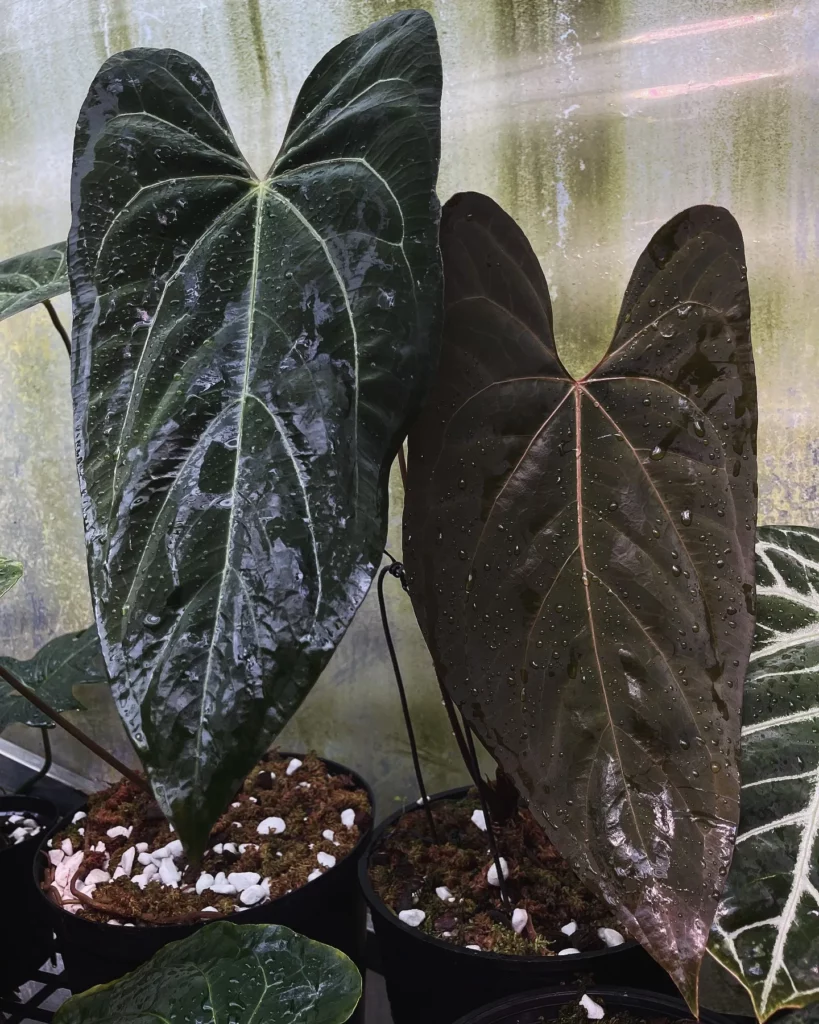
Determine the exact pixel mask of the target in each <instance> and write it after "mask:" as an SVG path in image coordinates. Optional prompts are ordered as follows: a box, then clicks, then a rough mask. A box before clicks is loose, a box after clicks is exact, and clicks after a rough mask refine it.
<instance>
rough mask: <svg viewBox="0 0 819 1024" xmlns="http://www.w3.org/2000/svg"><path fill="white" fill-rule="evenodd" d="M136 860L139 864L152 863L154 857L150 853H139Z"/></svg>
mask: <svg viewBox="0 0 819 1024" xmlns="http://www.w3.org/2000/svg"><path fill="white" fill-rule="evenodd" d="M137 860H138V861H139V863H140V864H153V862H154V859H153V857H152V856H151V855H150V853H140V854H138V855H137Z"/></svg>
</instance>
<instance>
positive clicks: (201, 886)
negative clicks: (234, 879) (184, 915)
mask: <svg viewBox="0 0 819 1024" xmlns="http://www.w3.org/2000/svg"><path fill="white" fill-rule="evenodd" d="M214 881H215V879H214V877H213V875H209V874H208V872H207V871H203V872H202V874H201V875H200V876H199V877H198V878H197V879H196V895H197V896H201V895H202V893H203V892H204V891H205V889H210V887H211V886H212V885H213V883H214Z"/></svg>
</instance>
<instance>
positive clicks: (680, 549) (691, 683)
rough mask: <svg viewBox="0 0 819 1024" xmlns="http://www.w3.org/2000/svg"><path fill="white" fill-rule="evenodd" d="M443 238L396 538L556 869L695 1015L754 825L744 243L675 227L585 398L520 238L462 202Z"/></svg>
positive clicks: (717, 219)
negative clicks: (669, 979)
mask: <svg viewBox="0 0 819 1024" xmlns="http://www.w3.org/2000/svg"><path fill="white" fill-rule="evenodd" d="M441 239H442V249H443V251H444V269H445V275H446V307H445V329H444V344H443V349H442V357H441V364H440V369H439V372H438V376H437V378H436V382H435V385H434V388H433V392H432V394H431V397H430V399H429V400H428V402H427V404H426V405H425V407H424V410H423V412H422V416H421V418H420V420H419V421H418V423H417V424H416V426H415V427H414V428H413V430H412V432H411V434H410V454H409V484H408V493H407V503H406V508H405V515H404V541H405V543H404V555H405V560H406V565H407V570H408V572H409V582H410V593H411V595H412V599H413V604H414V607H415V611H416V615H417V617H418V619H419V622H420V623H421V626H422V629H423V630H424V633H425V635H426V638H427V641H428V643H429V646H430V649H431V651H432V653H433V657H434V660H435V663H436V666H437V670H438V673H439V675H440V678H441V680H442V682H443V685H444V686H445V687H446V688H447V689H448V690H449V692H450V693H451V694H452V695H453V697H454V699H455V700H456V701H457V702H458V704H459V705H460V706H461V708H462V710H463V712H464V714H465V715H466V716H467V718H468V719H469V721H470V722H471V723H472V725H473V726H474V728H475V730H476V731H477V732H478V734H479V735H480V736H481V738H482V739H483V741H484V743H485V744H486V745H487V747H488V748H489V749H490V751H492V753H493V754H494V755H495V757H496V758H497V760H498V761H499V762H500V764H501V766H502V767H503V769H504V770H505V771H506V773H507V774H509V775H511V776H512V777H513V778H514V779H515V780H516V782H517V784H518V787H519V789H520V791H521V792H522V794H523V795H524V796H525V797H526V799H527V800H528V802H529V806H530V808H531V810H532V812H533V813H534V814H535V815H536V816H537V818H538V819H539V821H540V822H541V823H542V824H543V826H544V828H545V829H546V830H547V832H548V833H549V836H550V838H551V839H552V840H553V842H554V843H555V845H556V846H557V847H558V849H559V850H560V852H561V853H562V854H563V855H564V856H565V857H566V858H567V859H569V860H570V861H571V862H572V863H573V864H576V865H577V866H578V870H579V872H580V873H581V875H582V877H583V878H584V879H585V880H586V881H587V882H588V883H589V884H590V885H591V886H592V887H593V888H595V889H596V890H597V891H598V892H599V893H600V894H601V895H602V896H603V897H604V898H605V899H606V900H607V902H608V903H609V904H610V905H611V906H612V907H613V908H614V909H615V911H616V912H617V914H618V916H619V919H620V922H621V923H622V925H623V926H624V928H625V929H626V930H627V931H628V932H630V933H631V934H632V935H633V936H634V937H635V938H637V939H639V940H640V941H641V942H642V943H643V945H644V946H645V947H646V948H647V949H648V950H649V951H650V952H651V953H652V954H653V956H654V957H655V958H656V959H657V960H658V961H659V962H660V963H662V964H663V966H665V967H666V968H667V969H668V970H669V972H670V973H671V975H672V976H673V978H674V980H675V982H676V983H677V984H678V985H679V987H680V989H681V990H682V991H683V993H684V995H685V996H686V998H687V999H688V1000H689V1001H690V1002H691V1003H692V1005H695V1004H696V991H697V989H696V979H697V973H698V970H699V965H700V961H701V959H702V955H703V952H704V950H705V945H706V942H707V938H708V930H709V927H710V924H711V920H712V917H713V914H714V911H715V909H716V900H715V898H714V895H713V894H714V893H715V892H719V890H720V888H721V886H722V884H723V881H724V870H725V868H726V867H727V865H728V863H729V861H730V857H731V850H732V846H733V837H734V833H735V828H736V823H737V820H738V797H739V783H738V779H737V771H736V759H737V747H738V741H739V728H740V722H739V717H740V716H739V712H740V700H741V683H742V679H743V673H744V670H745V665H746V663H747V659H748V654H749V651H750V645H751V636H752V630H753V583H754V562H753V542H754V526H755V515H756V389H755V381H754V369H753V360H752V353H751V343H750V328H749V300H748V291H747V284H746V282H745V280H744V277H745V275H744V270H743V268H742V263H743V253H742V237H741V235H740V232H739V228H738V227H737V225H736V223H735V221H734V220H733V218H732V217H731V216H730V214H728V213H727V212H726V211H725V210H720V209H717V208H714V207H696V208H694V209H691V210H687V211H685V212H684V213H682V214H680V215H679V216H677V217H675V218H674V219H673V220H672V221H671V222H670V223H669V224H667V225H665V226H664V227H663V228H661V229H660V231H659V232H658V233H657V234H656V235H655V236H654V238H653V239H652V241H651V242H650V244H649V246H648V248H647V249H646V251H645V252H644V253H643V255H642V256H641V257H640V259H639V261H638V263H637V267H636V269H635V271H634V274H633V275H632V278H631V281H630V283H629V286H628V289H627V291H626V295H625V298H624V301H623V306H622V310H621V313H620V317H619V320H618V323H617V326H616V329H615V336H614V340H613V342H612V343H611V346H610V348H609V351H608V353H607V354H606V356H605V357H604V359H603V361H602V362H601V363H600V364H599V365H598V366H597V367H596V368H595V369H594V370H592V371H591V372H590V373H589V374H588V375H587V376H586V377H584V378H583V379H582V380H579V381H575V380H573V379H572V378H571V376H570V375H569V374H568V373H567V371H566V370H565V369H564V367H563V365H562V364H561V362H560V359H559V358H558V355H557V351H556V349H555V343H554V339H553V335H552V314H551V305H550V300H549V293H548V288H547V285H546V281H545V280H544V278H543V274H542V271H541V269H540V265H539V263H538V260H537V257H536V255H535V254H534V252H533V251H532V249H531V247H530V246H529V243H528V242H527V240H526V238H525V236H524V235H523V233H522V232H521V231H520V229H519V228H518V226H517V225H516V224H515V223H514V221H512V220H511V218H510V217H508V216H507V215H506V214H505V213H504V212H503V210H501V209H500V208H499V207H498V206H497V205H496V204H495V203H494V202H492V201H491V200H490V199H488V198H486V197H485V196H480V195H477V194H474V193H467V194H464V195H459V196H456V197H455V198H454V199H452V200H451V201H450V202H449V203H448V204H447V205H446V207H445V210H444V216H443V221H442V231H441ZM681 306H684V307H685V309H684V311H685V315H684V316H682V317H681V316H680V315H679V308H680V307H681ZM712 469H716V473H714V472H712ZM453 479H464V480H465V481H466V486H465V487H464V488H463V489H461V488H458V489H455V488H453V487H452V481H453ZM500 527H503V529H500ZM436 537H440V542H439V543H435V541H434V538H436ZM461 552H464V553H465V555H466V557H465V558H464V557H462V556H461V554H460V553H461ZM719 559H722V560H723V561H724V565H722V566H718V565H717V562H718V560H719ZM485 563H487V564H489V565H490V566H493V567H494V568H493V569H492V570H491V571H489V572H474V571H473V570H474V568H475V567H476V566H482V565H484V564H485ZM470 579H471V584H468V581H469V580H470ZM728 608H734V609H735V610H737V609H738V611H736V614H735V615H733V616H730V617H729V615H728V613H727V610H726V609H728ZM540 645H543V647H544V653H543V654H541V652H540V650H539V646H540ZM546 652H548V655H547V654H546ZM510 679H511V680H512V681H513V682H512V684H511V685H510V683H509V680H510ZM734 684H735V685H734ZM524 693H525V699H524ZM714 766H716V768H717V769H718V770H715V768H714ZM721 872H722V874H721Z"/></svg>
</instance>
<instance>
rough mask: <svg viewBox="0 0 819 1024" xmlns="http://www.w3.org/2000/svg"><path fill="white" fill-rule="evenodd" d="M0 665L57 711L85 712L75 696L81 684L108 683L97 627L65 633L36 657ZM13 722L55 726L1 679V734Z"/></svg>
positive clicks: (6, 660) (3, 659) (1, 661)
mask: <svg viewBox="0 0 819 1024" xmlns="http://www.w3.org/2000/svg"><path fill="white" fill-rule="evenodd" d="M0 665H2V666H3V668H5V669H7V670H8V671H9V672H11V673H12V675H14V676H15V677H16V678H17V679H19V680H20V682H21V683H25V685H26V686H28V687H29V689H31V690H34V692H35V693H36V694H37V695H38V696H39V697H42V699H43V700H44V701H45V702H46V703H47V704H50V705H51V707H52V708H54V710H55V711H84V710H85V709H84V708H83V705H82V704H81V703H80V701H78V700H77V698H76V697H75V696H74V687H75V686H79V685H80V683H107V682H108V674H107V673H106V671H105V661H104V660H103V657H102V648H101V647H100V641H99V635H98V633H97V627H96V626H91V627H89V628H88V629H86V630H82V631H81V632H79V633H66V634H64V635H63V636H57V637H55V638H54V639H53V640H49V642H48V643H47V644H44V645H43V646H42V647H41V648H40V650H39V651H37V653H36V654H35V655H34V657H33V658H29V659H28V660H26V661H21V660H19V659H18V658H8V657H0ZM12 722H21V723H22V724H23V725H32V726H39V727H41V728H42V727H43V726H47V727H48V728H51V727H53V725H54V722H52V720H51V719H50V718H48V717H46V716H45V715H44V714H42V712H40V711H38V710H37V708H35V707H34V705H33V704H30V703H29V702H28V701H27V700H26V699H25V697H23V696H22V695H21V694H19V693H18V692H17V691H16V690H14V689H12V687H11V686H8V685H7V684H6V683H4V682H3V680H2V679H0V732H2V731H3V729H5V728H6V726H8V725H11V724H12Z"/></svg>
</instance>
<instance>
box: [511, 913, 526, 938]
mask: <svg viewBox="0 0 819 1024" xmlns="http://www.w3.org/2000/svg"><path fill="white" fill-rule="evenodd" d="M528 923H529V913H528V911H526V910H524V909H523V907H518V908H517V909H516V910H514V911H513V912H512V928H513V930H514V931H515V933H516V934H517V935H520V933H521V932H522V931H523V929H524V928H525V927H526V925H527V924H528Z"/></svg>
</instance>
